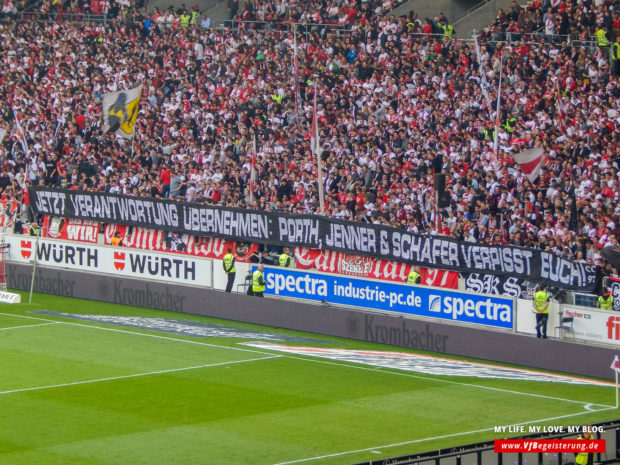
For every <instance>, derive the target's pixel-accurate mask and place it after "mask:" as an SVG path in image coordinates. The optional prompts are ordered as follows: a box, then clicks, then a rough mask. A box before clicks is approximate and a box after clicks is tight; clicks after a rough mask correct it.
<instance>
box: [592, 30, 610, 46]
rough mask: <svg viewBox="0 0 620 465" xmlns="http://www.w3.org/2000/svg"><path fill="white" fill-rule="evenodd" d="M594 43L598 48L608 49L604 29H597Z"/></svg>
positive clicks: (607, 40)
mask: <svg viewBox="0 0 620 465" xmlns="http://www.w3.org/2000/svg"><path fill="white" fill-rule="evenodd" d="M594 36H595V37H596V42H597V44H598V46H599V47H609V44H610V42H609V39H608V38H607V31H606V30H605V29H599V30H598V31H596V32H595V33H594Z"/></svg>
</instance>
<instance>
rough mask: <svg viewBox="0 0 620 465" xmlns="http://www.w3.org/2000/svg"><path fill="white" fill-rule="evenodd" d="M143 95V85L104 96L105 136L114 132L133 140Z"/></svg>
mask: <svg viewBox="0 0 620 465" xmlns="http://www.w3.org/2000/svg"><path fill="white" fill-rule="evenodd" d="M141 95H142V84H140V85H139V86H137V87H134V88H133V89H129V90H120V91H118V92H111V93H109V94H104V95H103V106H102V110H103V112H102V113H103V133H104V134H106V133H107V132H108V131H112V132H115V133H116V134H117V135H119V136H121V137H124V138H125V139H133V136H134V128H135V126H136V118H137V117H138V110H139V109H140V97H141Z"/></svg>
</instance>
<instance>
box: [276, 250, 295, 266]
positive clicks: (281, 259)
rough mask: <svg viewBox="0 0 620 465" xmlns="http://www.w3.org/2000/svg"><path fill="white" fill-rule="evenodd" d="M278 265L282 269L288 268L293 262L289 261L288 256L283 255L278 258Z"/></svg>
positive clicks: (289, 257)
mask: <svg viewBox="0 0 620 465" xmlns="http://www.w3.org/2000/svg"><path fill="white" fill-rule="evenodd" d="M278 263H279V264H280V266H281V267H283V268H289V267H291V266H292V265H293V260H291V256H290V255H288V254H285V253H283V254H280V256H279V257H278Z"/></svg>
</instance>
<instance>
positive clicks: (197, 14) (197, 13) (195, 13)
mask: <svg viewBox="0 0 620 465" xmlns="http://www.w3.org/2000/svg"><path fill="white" fill-rule="evenodd" d="M198 18H200V11H199V10H198V5H194V8H192V12H191V18H190V20H189V24H191V25H192V26H195V25H196V24H197V23H198Z"/></svg>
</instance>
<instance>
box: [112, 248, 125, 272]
mask: <svg viewBox="0 0 620 465" xmlns="http://www.w3.org/2000/svg"><path fill="white" fill-rule="evenodd" d="M114 268H116V269H117V270H118V271H123V270H124V269H125V252H114Z"/></svg>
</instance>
